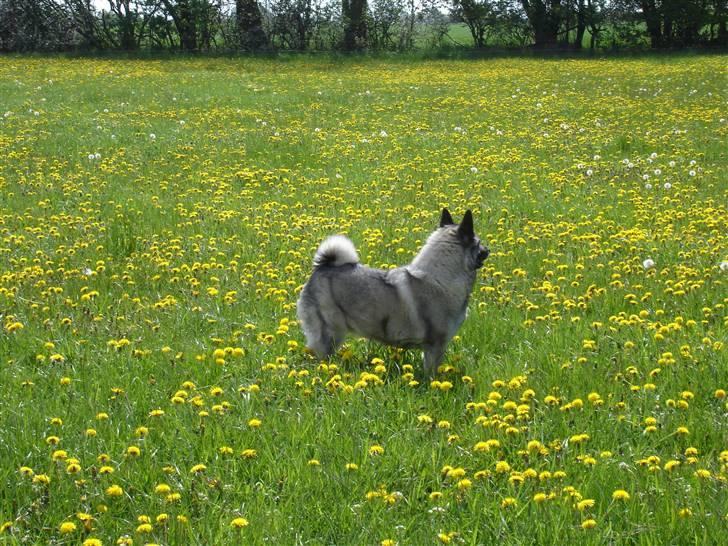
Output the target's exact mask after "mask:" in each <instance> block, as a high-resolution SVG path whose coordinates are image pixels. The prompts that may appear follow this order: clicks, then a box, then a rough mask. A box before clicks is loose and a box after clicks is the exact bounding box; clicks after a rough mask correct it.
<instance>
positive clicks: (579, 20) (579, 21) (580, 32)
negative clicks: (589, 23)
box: [574, 0, 586, 49]
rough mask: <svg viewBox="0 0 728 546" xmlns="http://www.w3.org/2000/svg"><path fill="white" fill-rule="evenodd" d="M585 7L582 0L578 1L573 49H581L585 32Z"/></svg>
mask: <svg viewBox="0 0 728 546" xmlns="http://www.w3.org/2000/svg"><path fill="white" fill-rule="evenodd" d="M585 9H586V7H585V6H584V0H579V6H578V8H577V10H578V11H577V12H576V39H575V40H574V49H581V48H582V45H583V44H582V42H583V41H584V33H585V32H586V13H585Z"/></svg>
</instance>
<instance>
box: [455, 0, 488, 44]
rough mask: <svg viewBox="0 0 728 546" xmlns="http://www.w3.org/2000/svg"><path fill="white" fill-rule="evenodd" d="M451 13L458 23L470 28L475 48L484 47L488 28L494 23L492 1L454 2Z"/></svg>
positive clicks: (465, 0)
mask: <svg viewBox="0 0 728 546" xmlns="http://www.w3.org/2000/svg"><path fill="white" fill-rule="evenodd" d="M451 12H452V16H453V18H454V19H455V20H456V21H460V22H463V23H465V25H466V26H467V27H468V30H470V35H471V36H472V37H473V44H474V45H475V47H484V46H485V38H486V34H487V31H488V28H489V27H490V26H491V25H492V23H493V6H492V5H491V2H490V0H452V8H451Z"/></svg>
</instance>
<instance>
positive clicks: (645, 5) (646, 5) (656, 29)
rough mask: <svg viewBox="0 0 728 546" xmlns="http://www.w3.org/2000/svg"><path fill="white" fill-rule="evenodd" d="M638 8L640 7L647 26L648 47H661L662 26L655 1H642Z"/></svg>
mask: <svg viewBox="0 0 728 546" xmlns="http://www.w3.org/2000/svg"><path fill="white" fill-rule="evenodd" d="M640 6H641V7H642V16H643V17H644V18H645V23H646V24H647V32H648V33H649V35H650V47H652V48H658V47H662V43H663V40H662V24H661V21H660V14H659V12H658V11H657V6H655V0H642V1H641V2H640Z"/></svg>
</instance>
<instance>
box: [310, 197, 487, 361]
mask: <svg viewBox="0 0 728 546" xmlns="http://www.w3.org/2000/svg"><path fill="white" fill-rule="evenodd" d="M487 257H488V250H487V249H486V248H484V247H483V246H482V245H481V244H480V240H479V239H478V238H477V237H476V236H475V233H474V232H473V216H472V213H471V212H470V211H469V210H468V211H467V212H466V213H465V216H464V217H463V221H462V223H461V224H460V225H456V224H455V223H454V222H453V220H452V216H450V213H449V212H448V211H447V209H443V211H442V217H441V218H440V228H439V229H437V230H436V231H434V232H433V233H432V234H431V235H430V237H429V238H428V239H427V243H426V244H425V246H424V247H422V249H421V250H420V252H419V253H418V254H417V256H415V258H414V260H412V263H410V264H409V265H406V266H403V267H398V268H397V269H391V270H381V269H372V268H369V267H366V266H363V265H361V264H359V257H358V255H357V252H356V249H355V248H354V244H353V243H352V242H351V241H350V240H349V239H347V238H346V237H344V236H343V235H334V236H333V237H329V238H328V239H326V240H325V241H324V242H322V243H321V245H320V246H319V248H318V250H317V251H316V255H315V257H314V260H313V263H314V271H313V274H312V275H311V278H310V279H309V280H308V282H307V283H306V285H305V286H304V287H303V290H302V291H301V296H300V298H299V299H298V319H299V321H300V323H301V326H302V328H303V331H304V333H305V334H306V340H307V344H308V347H309V349H311V350H312V351H313V352H314V353H316V355H317V356H318V357H319V358H328V357H329V356H331V354H332V353H334V352H335V351H336V349H337V348H338V347H339V345H341V343H342V342H343V341H344V337H345V336H346V334H347V332H354V333H356V334H359V335H361V336H364V337H367V338H371V339H375V340H377V341H380V342H382V343H386V344H388V345H394V346H397V347H421V348H422V349H423V350H424V354H425V358H424V367H425V373H427V374H428V375H432V374H433V373H434V372H435V371H436V370H437V368H438V366H439V365H440V363H441V362H442V359H443V356H444V354H445V348H446V347H447V344H448V342H449V341H450V339H452V337H453V336H454V335H455V333H456V332H457V330H458V328H460V325H461V324H462V323H463V320H465V314H466V310H467V306H468V298H469V297H470V292H471V290H472V288H473V283H474V282H475V276H476V271H477V269H478V268H479V267H481V266H482V265H483V260H485V259H486V258H487Z"/></svg>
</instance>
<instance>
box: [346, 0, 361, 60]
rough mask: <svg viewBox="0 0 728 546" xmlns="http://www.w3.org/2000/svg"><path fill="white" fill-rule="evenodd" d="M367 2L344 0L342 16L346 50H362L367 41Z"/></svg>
mask: <svg viewBox="0 0 728 546" xmlns="http://www.w3.org/2000/svg"><path fill="white" fill-rule="evenodd" d="M366 14H367V0H342V2H341V16H342V18H343V21H344V49H345V50H346V51H354V50H357V49H362V48H363V47H364V46H365V44H366V39H367V22H366Z"/></svg>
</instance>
